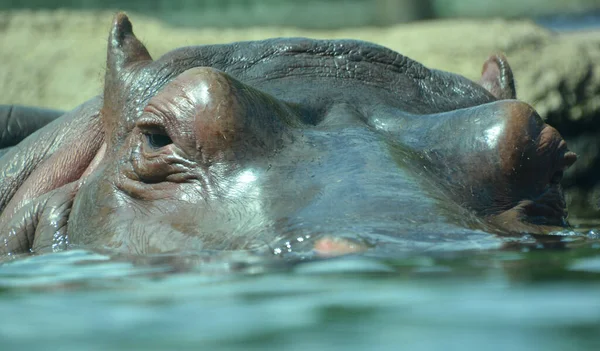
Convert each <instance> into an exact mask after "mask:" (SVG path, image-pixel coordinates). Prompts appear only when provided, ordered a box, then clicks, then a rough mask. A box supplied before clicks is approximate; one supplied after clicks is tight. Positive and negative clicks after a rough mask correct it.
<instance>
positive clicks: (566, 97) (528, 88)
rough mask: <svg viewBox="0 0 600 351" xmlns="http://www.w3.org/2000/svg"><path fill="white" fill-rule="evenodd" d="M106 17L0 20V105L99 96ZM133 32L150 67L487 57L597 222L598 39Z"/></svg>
mask: <svg viewBox="0 0 600 351" xmlns="http://www.w3.org/2000/svg"><path fill="white" fill-rule="evenodd" d="M112 15H113V13H112V12H105V11H97V12H73V11H53V12H51V11H45V12H31V11H15V12H0V33H1V35H0V45H1V47H2V48H3V49H2V50H0V62H2V67H3V69H2V70H0V104H7V103H19V104H28V105H37V106H44V107H53V108H61V109H70V108H73V107H75V106H76V105H78V104H79V103H81V102H83V101H85V100H86V99H88V98H90V97H92V96H94V95H97V94H98V93H100V92H101V90H102V83H103V74H104V72H103V71H104V61H105V57H106V38H107V36H108V30H109V27H110V23H111V18H112ZM130 17H131V19H132V21H133V24H134V30H135V32H136V34H137V35H138V37H139V38H140V39H141V40H142V41H143V42H144V43H145V44H146V45H147V46H148V48H149V50H150V53H151V54H152V55H153V56H154V57H158V56H160V55H162V54H163V53H165V52H167V51H169V50H171V49H173V48H176V47H179V46H185V45H198V44H213V43H224V42H231V41H238V40H255V39H263V38H267V37H280V36H307V37H314V38H354V39H362V40H367V41H372V42H375V43H378V44H381V45H384V46H387V47H389V48H391V49H393V50H396V51H398V52H400V53H402V54H404V55H406V56H409V57H411V58H413V59H415V60H417V61H420V62H422V63H423V64H425V65H426V66H428V67H431V68H437V69H442V70H447V71H451V72H456V73H459V74H462V75H465V76H466V77H468V78H471V79H474V80H476V79H478V77H479V74H480V71H481V66H482V64H483V62H484V61H485V60H486V58H487V57H488V56H489V55H490V54H493V53H496V52H502V53H504V54H505V55H506V56H507V57H508V59H509V62H510V64H511V66H512V68H513V70H514V73H515V77H516V80H517V92H518V94H519V98H520V99H522V100H524V101H526V102H528V103H530V104H532V105H533V106H534V107H535V108H536V109H537V110H538V112H539V113H540V114H541V115H542V117H544V118H546V119H548V121H549V123H551V124H552V125H554V126H555V127H557V128H558V130H559V131H560V132H561V133H562V134H563V135H564V136H565V137H566V139H567V141H569V143H570V144H569V145H570V147H571V149H572V150H573V151H575V152H577V153H578V154H579V155H580V160H579V161H578V162H577V163H576V166H575V167H573V168H572V170H571V171H569V172H568V174H567V176H566V179H565V185H566V188H567V198H568V199H569V200H568V201H570V202H571V206H572V209H573V210H574V211H575V212H576V213H577V214H578V215H580V216H583V215H585V216H596V217H600V210H598V194H600V182H599V181H600V31H589V32H574V33H569V34H556V33H552V32H550V31H548V30H545V29H543V28H540V27H538V26H536V25H535V24H533V23H532V22H529V21H505V20H485V21H483V20H469V21H464V20H462V21H458V20H445V21H429V22H418V23H412V24H404V25H399V26H394V27H389V28H357V29H347V30H333V31H310V30H297V29H290V28H251V29H242V30H240V29H237V30H234V29H231V30H223V29H201V30H199V29H189V28H185V29H184V28H173V27H169V26H167V25H164V24H162V23H160V22H158V21H157V20H153V19H151V18H148V17H144V16H141V15H136V14H130Z"/></svg>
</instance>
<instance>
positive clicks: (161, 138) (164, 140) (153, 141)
mask: <svg viewBox="0 0 600 351" xmlns="http://www.w3.org/2000/svg"><path fill="white" fill-rule="evenodd" d="M144 135H145V136H146V140H148V144H150V146H151V147H153V148H155V149H160V148H161V147H165V146H167V145H170V144H173V140H171V138H169V136H168V135H166V134H163V133H144Z"/></svg>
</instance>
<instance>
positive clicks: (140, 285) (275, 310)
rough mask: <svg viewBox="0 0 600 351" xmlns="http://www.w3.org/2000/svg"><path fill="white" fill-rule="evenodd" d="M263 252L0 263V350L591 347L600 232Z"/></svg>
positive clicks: (84, 255)
mask: <svg viewBox="0 0 600 351" xmlns="http://www.w3.org/2000/svg"><path fill="white" fill-rule="evenodd" d="M593 236H594V233H593V232H592V235H591V237H590V238H587V239H586V238H581V237H564V238H563V241H567V242H568V244H569V245H570V246H571V248H554V249H551V248H550V249H549V248H545V249H535V247H533V248H532V247H529V248H525V247H521V248H515V249H514V250H508V251H483V252H470V253H445V254H437V255H433V254H432V255H429V256H413V257H410V256H406V257H403V258H394V257H389V258H385V257H378V258H372V257H371V258H370V257H345V258H338V259H332V260H323V261H312V262H301V263H292V262H287V263H284V262H280V261H263V260H259V259H256V258H252V257H247V256H244V255H242V254H235V253H227V254H225V255H224V256H225V257H222V258H219V257H215V256H206V257H201V256H198V255H191V254H190V255H181V256H174V257H171V256H154V257H140V258H131V257H129V258H123V257H110V256H108V255H105V254H100V253H93V252H90V251H83V250H74V251H66V252H61V253H55V254H49V255H43V256H37V257H27V258H24V259H20V260H14V261H10V262H7V263H5V264H3V265H1V266H0V313H1V314H2V317H1V318H0V340H1V344H2V350H17V349H25V350H51V349H60V350H117V349H128V350H171V349H177V350H182V349H183V350H185V349H190V350H192V349H193V350H198V349H206V350H216V349H219V350H270V349H280V348H284V349H286V350H386V349H391V350H397V349H406V350H454V349H456V350H459V349H460V350H465V349H466V350H468V349H485V350H507V349H510V350H533V349H535V350H561V351H563V350H598V349H600V240H599V239H598V238H596V239H594V238H593Z"/></svg>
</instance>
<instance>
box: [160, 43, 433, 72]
mask: <svg viewBox="0 0 600 351" xmlns="http://www.w3.org/2000/svg"><path fill="white" fill-rule="evenodd" d="M257 53H260V54H259V55H257ZM286 56H287V57H290V56H293V57H295V58H298V59H302V58H303V57H305V58H307V59H309V58H312V57H314V58H331V59H339V60H341V61H345V62H344V63H345V64H346V65H347V64H348V63H355V64H358V63H360V64H370V65H377V66H382V67H381V69H385V70H387V71H388V72H390V73H397V74H402V75H406V76H407V77H409V78H412V79H414V80H422V79H427V78H428V77H429V76H430V75H431V71H430V70H429V69H427V68H426V67H425V66H423V65H422V64H420V63H418V62H416V61H414V60H412V59H410V58H408V57H406V56H404V55H401V54H399V53H397V52H394V51H392V50H390V49H388V48H385V47H383V46H379V45H377V44H373V43H369V42H365V41H360V40H351V39H340V40H315V39H308V38H299V37H295V38H275V39H267V40H262V41H240V42H234V43H230V44H217V45H203V46H188V47H183V48H179V49H176V50H173V51H171V52H169V53H167V54H165V55H164V56H162V57H161V58H160V59H159V61H163V62H164V66H167V67H169V68H171V69H172V67H173V66H179V67H186V68H187V67H192V66H195V67H200V66H210V67H214V68H217V69H220V70H224V71H228V72H231V73H235V72H236V71H247V70H248V69H250V68H252V67H253V66H256V65H258V64H261V63H264V62H266V61H269V60H272V59H274V58H278V57H286ZM344 63H342V64H344ZM344 69H345V70H349V69H350V70H351V69H352V66H345V67H344ZM180 73H181V72H179V71H174V72H172V75H178V74H180ZM286 75H289V72H282V74H281V76H286ZM271 77H272V78H278V77H279V76H277V75H273V76H271Z"/></svg>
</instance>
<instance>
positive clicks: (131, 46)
mask: <svg viewBox="0 0 600 351" xmlns="http://www.w3.org/2000/svg"><path fill="white" fill-rule="evenodd" d="M144 61H146V62H147V61H152V57H150V54H149V53H148V50H146V47H145V46H144V44H142V43H141V42H140V41H139V40H138V39H137V38H136V37H135V35H134V34H133V28H132V25H131V22H130V21H129V18H127V15H125V14H124V13H122V12H120V13H117V14H116V15H115V17H114V19H113V24H112V29H111V31H110V34H109V37H108V49H107V57H106V75H105V78H104V106H103V108H102V120H103V122H104V125H105V127H106V133H107V135H110V136H111V138H109V141H111V140H112V138H113V137H114V138H116V137H117V136H116V134H119V133H117V129H116V128H117V126H118V125H119V124H124V125H126V122H127V121H126V120H125V121H123V120H122V118H121V117H120V116H119V112H118V111H119V110H120V109H121V108H123V105H124V103H125V101H126V100H127V96H128V92H127V90H128V84H127V83H131V82H127V80H130V81H131V80H132V75H131V74H125V73H126V71H127V70H130V69H131V67H133V64H134V63H138V62H144ZM120 122H122V123H120Z"/></svg>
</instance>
